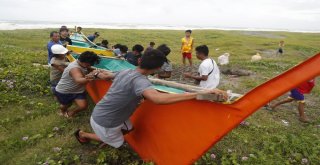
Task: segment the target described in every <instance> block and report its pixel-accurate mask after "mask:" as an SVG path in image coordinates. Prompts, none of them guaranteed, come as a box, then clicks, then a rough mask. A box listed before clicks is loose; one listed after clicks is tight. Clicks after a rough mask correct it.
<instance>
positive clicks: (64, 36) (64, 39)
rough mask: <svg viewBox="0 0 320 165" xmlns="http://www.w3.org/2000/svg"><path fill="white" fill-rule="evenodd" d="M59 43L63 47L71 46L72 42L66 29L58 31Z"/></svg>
mask: <svg viewBox="0 0 320 165" xmlns="http://www.w3.org/2000/svg"><path fill="white" fill-rule="evenodd" d="M60 42H61V43H62V45H63V46H64V47H67V45H72V41H71V39H70V38H69V29H67V28H61V29H60Z"/></svg>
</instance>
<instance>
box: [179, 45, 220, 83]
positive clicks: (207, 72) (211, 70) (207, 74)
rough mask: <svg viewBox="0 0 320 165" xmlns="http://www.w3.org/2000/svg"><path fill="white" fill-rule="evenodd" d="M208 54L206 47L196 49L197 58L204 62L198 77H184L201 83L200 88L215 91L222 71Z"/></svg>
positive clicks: (190, 75)
mask: <svg viewBox="0 0 320 165" xmlns="http://www.w3.org/2000/svg"><path fill="white" fill-rule="evenodd" d="M208 54H209V49H208V47H207V46H206V45H200V46H198V47H196V55H197V58H198V59H199V60H201V61H202V62H201V64H200V66H199V69H198V75H196V76H195V75H192V74H191V73H184V76H185V77H186V78H193V79H195V81H196V82H199V86H200V87H203V88H208V89H213V88H216V87H217V86H218V85H219V81H220V70H219V68H218V65H217V63H216V62H215V61H214V60H213V59H211V58H209V57H208Z"/></svg>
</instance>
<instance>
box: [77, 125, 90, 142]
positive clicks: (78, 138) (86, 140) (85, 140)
mask: <svg viewBox="0 0 320 165" xmlns="http://www.w3.org/2000/svg"><path fill="white" fill-rule="evenodd" d="M79 133H80V129H78V130H76V131H75V132H74V133H73V135H74V136H75V137H76V139H77V140H78V142H79V143H80V144H86V143H89V140H88V139H86V138H81V137H80V135H79Z"/></svg>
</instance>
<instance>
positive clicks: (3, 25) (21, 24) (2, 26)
mask: <svg viewBox="0 0 320 165" xmlns="http://www.w3.org/2000/svg"><path fill="white" fill-rule="evenodd" d="M62 25H65V26H67V27H68V28H70V29H72V28H74V27H75V26H81V27H83V28H101V29H155V30H186V29H193V30H196V29H199V30H201V29H202V30H210V29H211V30H240V31H285V32H303V33H320V29H318V30H304V29H274V28H273V29H272V28H254V27H251V28H243V27H219V26H194V25H155V24H134V23H132V24H130V23H89V22H49V21H5V20H3V21H1V20H0V30H16V29H46V28H60V27H61V26H62Z"/></svg>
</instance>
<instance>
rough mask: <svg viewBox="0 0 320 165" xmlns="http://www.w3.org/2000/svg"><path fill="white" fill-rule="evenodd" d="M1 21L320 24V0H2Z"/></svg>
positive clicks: (309, 27)
mask: <svg viewBox="0 0 320 165" xmlns="http://www.w3.org/2000/svg"><path fill="white" fill-rule="evenodd" d="M0 20H32V21H54V22H57V21H58V22H101V23H137V24H166V25H196V26H216V27H241V28H276V29H303V30H319V29H320V0H193V1H187V0H91V1H89V0H0Z"/></svg>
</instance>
